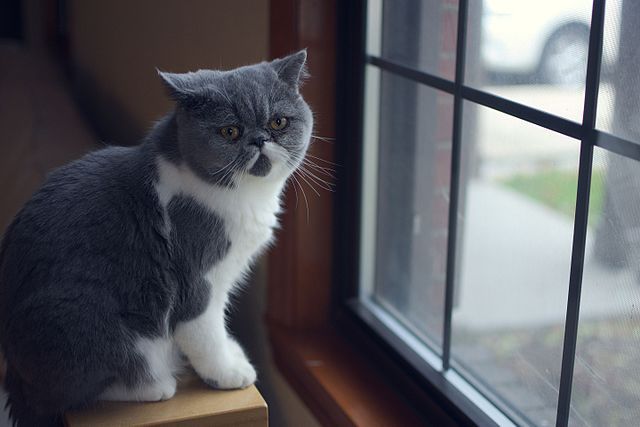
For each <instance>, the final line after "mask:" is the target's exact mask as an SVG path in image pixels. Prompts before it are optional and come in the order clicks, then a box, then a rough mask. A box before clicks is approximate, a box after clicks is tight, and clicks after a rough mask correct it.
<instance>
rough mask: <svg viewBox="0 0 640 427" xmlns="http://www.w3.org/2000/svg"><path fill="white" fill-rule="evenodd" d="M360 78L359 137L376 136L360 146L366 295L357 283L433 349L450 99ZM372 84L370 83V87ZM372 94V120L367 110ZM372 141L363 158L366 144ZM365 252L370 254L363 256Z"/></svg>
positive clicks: (391, 79) (408, 85)
mask: <svg viewBox="0 0 640 427" xmlns="http://www.w3.org/2000/svg"><path fill="white" fill-rule="evenodd" d="M367 77H368V80H369V81H368V82H367V88H368V89H367V91H368V94H367V100H366V102H367V113H366V117H367V119H366V123H365V134H370V133H371V131H372V129H375V130H376V131H377V135H376V137H374V138H369V137H368V138H367V139H365V157H364V158H365V171H364V199H363V205H364V209H363V215H364V217H363V234H364V235H365V236H364V237H363V242H362V246H363V255H364V256H365V257H367V256H368V257H372V258H374V261H371V260H369V261H368V262H365V263H363V277H364V278H367V277H371V276H373V281H374V286H373V288H369V292H370V295H367V294H366V287H367V285H366V284H363V285H364V288H365V295H364V296H365V297H369V296H371V297H372V298H373V300H374V301H375V302H376V303H377V304H379V305H380V306H382V307H383V308H385V309H386V310H387V311H389V312H390V313H391V314H392V315H394V316H395V317H396V318H398V319H399V320H400V321H402V322H403V323H404V324H405V326H406V327H408V328H409V329H410V330H411V331H412V332H413V333H415V334H416V335H418V336H419V337H420V338H421V339H423V341H425V342H428V343H431V344H433V345H434V346H435V347H436V348H437V347H439V346H440V345H441V341H442V338H441V336H442V328H443V325H442V319H443V307H444V284H445V268H446V253H447V222H448V208H449V178H450V173H451V172H450V165H451V132H452V130H451V129H452V117H453V97H452V96H451V95H449V94H446V93H443V92H439V91H437V90H435V89H431V88H429V87H426V86H424V85H421V84H417V83H415V82H412V81H410V80H407V79H404V78H402V77H398V76H396V75H393V74H390V73H386V72H381V71H379V70H378V69H376V68H374V67H369V71H368V74H367ZM375 78H377V79H378V80H377V83H378V84H377V85H372V83H371V79H375ZM376 91H378V93H379V95H377V96H379V104H378V105H379V110H378V111H377V115H374V114H371V109H370V108H369V107H370V105H369V104H370V103H371V102H372V101H373V99H374V97H375V96H376V95H374V96H372V95H371V94H372V93H375V92H376ZM376 139H377V141H378V143H377V146H376V147H375V154H371V153H372V147H370V146H369V144H371V143H372V141H373V142H375V141H376ZM375 159H377V160H375ZM374 161H376V162H377V164H373V162H374ZM372 168H375V171H376V172H375V174H377V176H375V174H373V173H372ZM373 180H375V182H373ZM372 186H375V188H376V191H375V199H376V201H375V203H374V202H372V195H371V188H372ZM372 216H374V217H375V218H377V219H376V221H375V226H374V229H373V230H372V229H370V228H369V229H367V227H370V226H368V225H367V224H371V221H370V218H371V217H372ZM372 234H374V235H375V236H372ZM370 245H373V246H374V247H375V252H373V251H371V252H370V251H369V249H367V248H368V247H369V246H370ZM367 270H368V271H367Z"/></svg>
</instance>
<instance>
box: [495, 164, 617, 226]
mask: <svg viewBox="0 0 640 427" xmlns="http://www.w3.org/2000/svg"><path fill="white" fill-rule="evenodd" d="M604 174H605V173H604V171H602V170H595V169H594V170H593V175H592V179H591V196H590V206H589V218H590V223H591V224H595V223H597V221H598V219H599V218H600V213H601V210H602V199H603V196H604ZM501 182H502V183H503V184H504V185H506V186H507V187H509V188H510V189H512V190H514V191H517V192H518V193H521V194H523V195H525V196H528V197H531V198H532V199H534V200H536V201H538V202H540V203H542V204H544V205H546V206H548V207H550V208H552V209H554V210H557V211H558V212H561V213H562V214H564V215H567V216H568V217H570V218H573V216H574V215H575V209H576V192H577V188H578V175H577V174H576V173H575V172H570V171H558V170H552V171H543V172H538V173H535V174H518V175H513V176H511V177H509V178H505V179H503V180H502V181H501Z"/></svg>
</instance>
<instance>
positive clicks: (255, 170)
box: [249, 150, 272, 176]
mask: <svg viewBox="0 0 640 427" xmlns="http://www.w3.org/2000/svg"><path fill="white" fill-rule="evenodd" d="M252 162H253V165H251V166H250V167H249V173H250V174H251V175H253V176H267V175H268V174H269V172H270V171H271V167H272V164H271V160H270V159H269V157H267V155H266V154H265V153H263V152H262V150H261V151H259V152H258V153H256V156H255V160H253V159H252Z"/></svg>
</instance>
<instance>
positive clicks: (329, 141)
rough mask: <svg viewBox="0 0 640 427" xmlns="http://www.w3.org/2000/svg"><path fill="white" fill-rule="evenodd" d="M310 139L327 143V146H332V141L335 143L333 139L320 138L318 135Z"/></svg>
mask: <svg viewBox="0 0 640 427" xmlns="http://www.w3.org/2000/svg"><path fill="white" fill-rule="evenodd" d="M311 138H313V139H317V140H318V141H322V142H328V143H329V144H333V141H335V138H329V137H327V136H320V135H311Z"/></svg>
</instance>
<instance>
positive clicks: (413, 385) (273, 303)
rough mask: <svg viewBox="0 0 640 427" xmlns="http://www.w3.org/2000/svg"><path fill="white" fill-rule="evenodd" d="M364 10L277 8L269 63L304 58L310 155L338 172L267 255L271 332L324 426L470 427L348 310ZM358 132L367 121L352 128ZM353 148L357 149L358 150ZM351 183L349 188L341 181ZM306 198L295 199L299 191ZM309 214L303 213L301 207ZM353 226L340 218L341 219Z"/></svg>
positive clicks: (279, 357) (328, 3)
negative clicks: (302, 52) (298, 54)
mask: <svg viewBox="0 0 640 427" xmlns="http://www.w3.org/2000/svg"><path fill="white" fill-rule="evenodd" d="M364 7H365V1H364V0H354V1H349V2H338V1H337V0H324V1H317V0H316V1H314V0H272V1H271V3H270V56H271V58H277V57H281V56H284V55H287V54H289V53H291V52H294V51H296V50H299V49H302V48H307V49H308V64H307V66H308V68H309V71H310V74H311V78H310V79H309V81H308V82H307V83H306V84H305V85H304V87H303V89H302V92H303V95H304V97H305V99H306V101H307V102H308V103H309V104H310V106H311V108H312V109H313V111H314V116H315V128H314V135H319V136H323V137H329V138H335V141H333V142H326V141H321V140H315V141H313V143H312V146H311V148H310V153H311V154H313V155H314V156H317V157H320V158H322V159H324V160H326V161H329V162H337V163H338V165H337V166H336V167H335V169H336V178H337V179H336V181H337V182H338V183H340V184H339V185H338V186H337V188H336V192H335V193H330V192H328V191H321V192H320V196H317V195H315V194H313V193H312V192H310V191H309V189H307V193H310V194H308V197H307V201H306V202H305V201H304V199H302V195H301V194H297V195H296V193H295V190H294V189H293V186H290V187H289V188H288V190H287V192H286V194H285V196H284V202H285V206H286V210H285V212H284V214H283V215H282V217H281V225H282V227H281V229H280V230H278V232H277V244H276V246H275V247H273V248H272V249H271V251H270V252H269V254H268V274H267V280H268V291H267V311H266V322H267V326H268V331H269V338H270V342H271V347H272V353H273V356H274V360H275V362H276V366H277V367H278V369H279V371H280V372H281V373H282V374H283V375H284V377H285V378H286V380H287V381H288V382H289V384H290V385H291V386H292V387H293V388H294V390H295V391H296V392H297V393H298V394H299V395H300V397H301V398H302V399H303V401H304V402H305V403H306V405H307V406H308V407H309V408H310V410H311V411H312V412H313V414H314V415H315V416H316V418H317V419H318V420H319V421H320V422H321V423H322V424H323V425H331V426H354V425H366V426H377V425H379V426H388V425H411V426H413V425H423V424H432V423H433V424H435V425H440V426H447V425H463V424H464V425H466V424H470V423H471V422H470V419H469V418H467V417H466V415H464V414H463V413H462V412H461V411H460V410H459V409H458V408H456V406H455V405H454V404H452V403H451V401H450V400H449V399H447V398H446V396H444V394H442V393H441V391H440V390H439V389H438V388H437V387H434V386H433V385H431V384H429V383H428V382H424V381H421V382H416V381H415V378H416V375H415V372H413V371H412V370H411V368H410V366H409V365H408V364H406V363H404V362H403V361H402V359H401V358H399V357H398V356H397V354H395V352H394V351H393V349H391V348H390V347H389V346H388V344H386V343H385V342H384V341H382V340H380V338H379V337H378V336H376V335H375V334H372V333H371V330H370V328H367V327H366V325H365V324H364V323H363V322H362V321H361V320H360V319H359V317H358V316H355V315H354V314H353V311H352V310H349V309H347V308H346V305H345V304H344V302H345V301H346V300H347V299H348V298H349V297H352V296H354V295H355V292H357V277H355V276H354V273H353V272H354V270H355V269H354V268H351V266H352V265H354V264H353V263H356V262H357V253H358V250H357V249H358V232H353V229H352V228H351V227H353V225H354V224H357V223H358V221H359V219H358V217H357V215H358V209H344V207H345V206H354V205H356V206H357V205H358V204H359V202H354V200H357V198H355V199H354V196H355V195H357V194H358V191H359V190H358V188H359V182H358V179H359V178H358V177H359V170H358V168H359V156H360V146H359V145H358V144H359V141H361V138H360V136H361V135H360V132H361V129H360V127H359V126H351V125H350V120H351V119H352V118H353V117H357V115H358V114H360V113H359V112H360V111H361V108H360V106H361V103H362V100H363V96H362V95H363V87H362V82H363V76H362V75H361V74H359V73H360V72H361V71H354V70H360V69H361V67H359V66H358V64H361V63H362V60H363V58H362V57H361V55H362V54H363V52H364V50H363V46H364V44H363V43H364V31H354V30H353V28H360V29H362V26H363V25H364V22H363V17H364V14H363V13H362V12H363V10H364ZM357 122H358V123H360V122H361V121H357ZM355 142H357V143H355ZM346 178H348V179H346ZM298 193H299V191H298ZM306 203H308V211H307V207H306ZM345 212H346V213H348V214H346V215H345V214H344V213H345Z"/></svg>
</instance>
